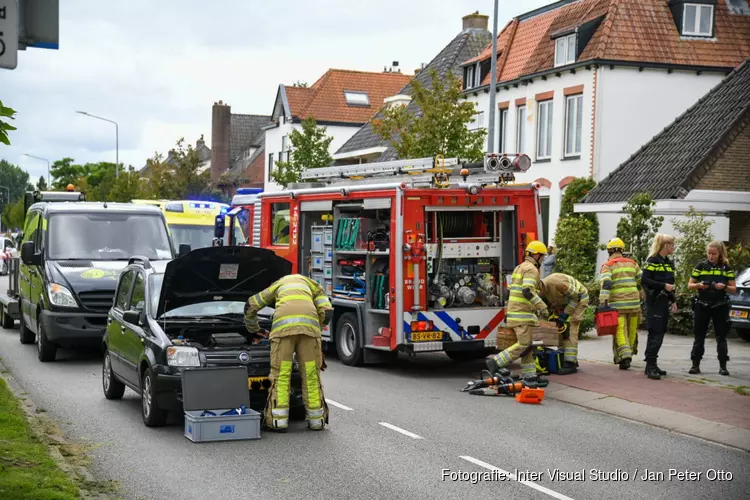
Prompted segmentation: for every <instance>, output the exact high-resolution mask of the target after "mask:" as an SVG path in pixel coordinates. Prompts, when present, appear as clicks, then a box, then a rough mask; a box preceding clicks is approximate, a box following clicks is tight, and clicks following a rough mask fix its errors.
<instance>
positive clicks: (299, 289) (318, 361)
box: [245, 274, 333, 432]
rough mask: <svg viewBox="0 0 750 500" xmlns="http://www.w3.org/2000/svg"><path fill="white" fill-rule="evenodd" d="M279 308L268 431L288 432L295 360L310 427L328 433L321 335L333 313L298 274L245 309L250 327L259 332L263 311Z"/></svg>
mask: <svg viewBox="0 0 750 500" xmlns="http://www.w3.org/2000/svg"><path fill="white" fill-rule="evenodd" d="M266 306H273V307H275V312H274V315H273V323H272V325H271V332H270V335H269V338H270V340H271V375H270V376H269V378H270V380H271V387H270V388H269V390H268V402H267V403H266V409H265V415H264V420H265V426H266V428H268V429H270V430H275V431H281V432H285V431H286V429H287V428H288V425H289V389H290V386H291V379H292V367H293V362H294V356H295V354H296V358H297V363H298V364H299V371H300V375H301V377H302V397H303V399H304V401H305V410H306V412H307V422H308V427H309V428H310V429H313V430H321V429H323V427H324V425H325V423H327V422H328V407H327V405H326V403H325V398H324V397H323V385H322V383H321V380H320V371H321V367H322V366H323V353H322V350H321V338H320V337H321V329H322V328H323V327H325V325H327V324H328V323H329V322H330V320H331V317H332V315H333V307H331V303H330V301H329V300H328V297H327V296H326V294H325V292H324V290H323V289H322V288H321V287H320V285H318V284H317V283H316V282H314V281H312V280H311V279H309V278H306V277H304V276H301V275H299V274H292V275H289V276H285V277H283V278H281V279H280V280H278V281H276V282H275V283H274V284H273V285H271V286H270V287H268V288H266V289H265V290H263V291H262V292H260V293H258V294H256V295H253V296H252V297H250V299H249V300H248V303H247V305H246V306H245V327H246V328H247V330H248V331H249V332H251V333H256V332H258V331H259V329H260V328H259V326H258V317H257V314H258V311H260V310H261V309H263V308H264V307H266Z"/></svg>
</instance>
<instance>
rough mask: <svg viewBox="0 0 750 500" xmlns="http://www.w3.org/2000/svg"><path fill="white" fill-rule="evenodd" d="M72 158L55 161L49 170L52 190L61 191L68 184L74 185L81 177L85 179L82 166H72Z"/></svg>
mask: <svg viewBox="0 0 750 500" xmlns="http://www.w3.org/2000/svg"><path fill="white" fill-rule="evenodd" d="M74 161H75V160H73V158H63V159H62V160H57V161H56V162H54V163H53V164H52V168H50V175H51V176H52V188H53V189H59V190H63V189H65V187H66V186H67V185H68V184H74V185H75V184H76V183H77V182H78V180H79V179H80V178H81V177H85V175H86V171H85V169H84V168H83V166H82V165H76V164H74V163H73V162H74Z"/></svg>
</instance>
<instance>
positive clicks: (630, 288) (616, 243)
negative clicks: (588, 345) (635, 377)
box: [599, 238, 642, 370]
mask: <svg viewBox="0 0 750 500" xmlns="http://www.w3.org/2000/svg"><path fill="white" fill-rule="evenodd" d="M624 251H625V243H624V242H623V241H622V240H621V239H620V238H613V239H611V240H610V241H609V243H607V252H608V253H609V260H608V261H607V262H605V263H604V264H603V265H602V269H601V272H600V273H599V282H600V285H601V290H600V292H599V303H600V304H603V305H604V306H605V307H607V306H611V307H612V308H614V309H616V310H617V312H618V318H617V333H616V334H615V335H614V336H613V337H612V350H613V352H614V362H615V364H618V365H620V369H621V370H627V369H628V368H630V362H631V360H632V358H633V356H634V355H635V354H637V353H638V321H639V319H640V314H641V295H640V292H639V291H638V287H640V286H641V272H642V271H641V268H640V266H638V263H637V262H636V261H634V260H633V259H629V258H626V257H624V256H623V255H622V253H623V252H624Z"/></svg>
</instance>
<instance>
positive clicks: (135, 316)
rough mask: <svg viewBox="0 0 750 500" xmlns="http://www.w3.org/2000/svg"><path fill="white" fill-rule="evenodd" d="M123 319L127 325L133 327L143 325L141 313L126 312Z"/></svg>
mask: <svg viewBox="0 0 750 500" xmlns="http://www.w3.org/2000/svg"><path fill="white" fill-rule="evenodd" d="M122 319H123V321H125V323H130V324H131V325H140V323H141V311H125V312H124V313H122Z"/></svg>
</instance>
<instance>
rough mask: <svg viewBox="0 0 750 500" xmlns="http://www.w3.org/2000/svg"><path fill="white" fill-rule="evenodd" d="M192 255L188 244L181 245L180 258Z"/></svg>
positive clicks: (178, 254) (178, 253)
mask: <svg viewBox="0 0 750 500" xmlns="http://www.w3.org/2000/svg"><path fill="white" fill-rule="evenodd" d="M189 253H190V245H188V244H187V243H180V249H179V251H178V252H177V256H178V257H184V256H186V255H187V254H189Z"/></svg>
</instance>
